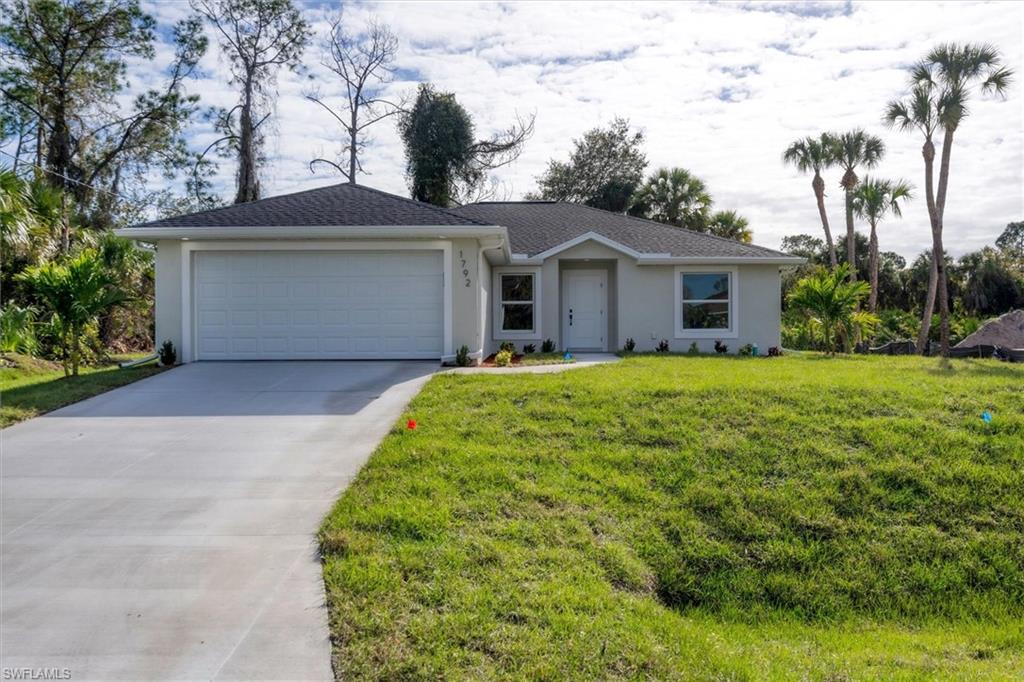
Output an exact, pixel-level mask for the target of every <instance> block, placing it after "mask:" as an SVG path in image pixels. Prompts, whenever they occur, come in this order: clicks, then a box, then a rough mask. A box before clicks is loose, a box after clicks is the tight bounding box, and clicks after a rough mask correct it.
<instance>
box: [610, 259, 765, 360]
mask: <svg viewBox="0 0 1024 682" xmlns="http://www.w3.org/2000/svg"><path fill="white" fill-rule="evenodd" d="M620 265H621V264H620ZM709 269H714V268H713V267H711V268H709ZM737 271H738V278H737V279H738V280H739V281H738V286H737V289H738V294H739V298H738V299H737V303H736V336H735V338H725V337H724V336H723V337H722V342H723V343H725V344H726V345H728V346H729V351H730V352H732V353H735V352H736V351H737V350H738V349H739V347H740V346H742V345H744V344H747V343H753V344H757V345H758V346H759V347H760V348H761V352H762V353H765V352H767V350H768V348H770V347H771V346H778V345H779V344H780V343H781V341H780V325H781V319H780V318H781V310H782V303H781V296H782V294H781V278H780V276H779V266H778V265H740V266H738V267H737ZM675 278H676V269H675V267H674V266H671V265H640V266H638V265H635V264H631V265H627V266H626V267H624V268H621V267H620V270H619V297H620V300H621V301H622V302H623V304H622V307H621V311H620V314H619V342H618V348H622V347H623V345H625V343H626V338H627V337H632V338H633V339H634V340H635V341H636V348H637V350H640V351H649V350H654V348H655V347H656V346H657V345H658V342H659V341H660V340H661V339H668V342H669V348H670V349H671V350H672V351H677V352H685V351H686V350H688V349H689V347H690V344H691V343H693V342H696V343H697V347H698V348H699V349H700V351H701V352H703V353H711V352H714V345H715V339H714V338H706V337H704V338H697V337H684V338H679V339H677V338H675V306H677V305H681V303H680V302H677V301H676V300H675ZM630 301H642V302H643V304H642V305H631V304H630V303H629V302H630Z"/></svg>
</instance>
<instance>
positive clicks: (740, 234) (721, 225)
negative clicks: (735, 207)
mask: <svg viewBox="0 0 1024 682" xmlns="http://www.w3.org/2000/svg"><path fill="white" fill-rule="evenodd" d="M708 232H709V233H710V234H713V235H716V236H719V237H725V238H726V239H735V240H736V241H738V242H743V243H744V244H749V243H750V242H751V240H753V238H754V232H753V230H751V229H750V223H749V222H748V221H747V219H746V218H744V217H743V216H741V215H740V214H739V213H737V212H736V211H732V210H729V211H715V213H714V214H713V215H712V216H711V219H710V220H709V221H708Z"/></svg>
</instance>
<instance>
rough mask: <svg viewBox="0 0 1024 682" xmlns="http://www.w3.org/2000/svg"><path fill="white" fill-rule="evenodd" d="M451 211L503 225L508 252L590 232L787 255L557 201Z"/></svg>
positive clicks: (692, 249) (624, 242) (648, 245)
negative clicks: (506, 237) (506, 233)
mask: <svg viewBox="0 0 1024 682" xmlns="http://www.w3.org/2000/svg"><path fill="white" fill-rule="evenodd" d="M451 211H452V212H453V213H457V214H458V215H460V216H464V217H467V218H472V219H474V220H479V221H483V222H485V223H487V224H489V225H503V226H505V227H507V228H508V235H509V240H510V241H511V250H512V253H513V254H523V255H526V256H531V257H533V256H538V255H544V254H547V253H548V252H557V250H558V249H559V247H561V246H562V245H565V244H567V243H569V242H573V241H574V240H576V243H578V242H579V241H585V240H586V239H588V238H594V239H596V241H601V242H604V243H606V244H608V242H611V243H613V244H617V245H621V246H623V247H626V248H627V249H629V251H630V253H637V254H651V255H657V256H664V257H669V258H712V259H717V258H722V259H726V258H737V259H744V260H746V259H759V258H765V259H779V258H784V259H793V257H792V256H791V255H790V254H786V253H782V252H780V251H774V250H772V249H767V248H764V247H763V246H754V245H753V244H743V243H741V242H738V241H735V240H732V239H726V238H724V237H716V236H714V235H710V234H704V233H701V232H694V231H692V230H685V229H683V228H680V227H673V226H671V225H665V224H663V223H656V222H654V221H651V220H645V219H643V218H634V217H632V216H627V215H622V214H620V213H612V212H610V211H602V210H601V209H597V208H591V207H589V206H583V205H582V204H570V203H566V202H561V201H557V202H556V201H503V202H482V203H479V204H469V205H466V206H460V207H459V208H453V209H451ZM594 235H597V236H596V237H595V236H594ZM602 238H603V239H602ZM609 245H610V244H609ZM793 260H798V259H793Z"/></svg>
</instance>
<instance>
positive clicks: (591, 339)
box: [562, 270, 608, 350]
mask: <svg viewBox="0 0 1024 682" xmlns="http://www.w3.org/2000/svg"><path fill="white" fill-rule="evenodd" d="M563 283H564V286H563V289H562V291H563V295H562V329H564V330H565V348H566V349H567V350H605V349H606V348H607V344H606V343H605V336H606V334H607V333H608V318H607V317H606V314H607V313H606V312H605V309H606V308H607V303H608V291H607V289H608V273H607V272H606V271H605V270H565V271H563Z"/></svg>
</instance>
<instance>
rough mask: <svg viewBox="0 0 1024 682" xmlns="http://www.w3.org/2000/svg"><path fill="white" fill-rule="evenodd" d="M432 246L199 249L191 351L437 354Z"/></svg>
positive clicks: (438, 309) (231, 356) (436, 267)
mask: <svg viewBox="0 0 1024 682" xmlns="http://www.w3.org/2000/svg"><path fill="white" fill-rule="evenodd" d="M443 273H444V269H443V264H442V253H441V252H440V251H369V252H363V251H247V252H226V251H199V252H197V253H196V260H195V291H196V294H195V307H196V315H195V320H196V341H197V345H198V349H197V350H198V354H197V357H198V359H199V360H296V359H299V360H301V359H364V358H365V359H374V358H440V357H441V355H442V349H443V345H444V329H443V327H444V309H443V305H444V296H443V287H444V281H443V277H444V274H443Z"/></svg>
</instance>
